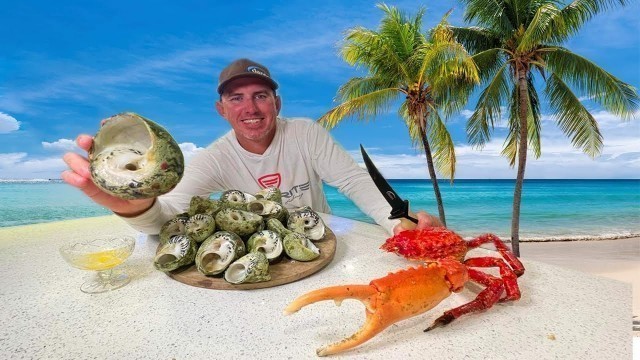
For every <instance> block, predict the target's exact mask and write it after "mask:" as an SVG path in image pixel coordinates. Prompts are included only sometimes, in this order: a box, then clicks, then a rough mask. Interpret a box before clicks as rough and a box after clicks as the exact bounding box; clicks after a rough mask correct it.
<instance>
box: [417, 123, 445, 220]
mask: <svg viewBox="0 0 640 360" xmlns="http://www.w3.org/2000/svg"><path fill="white" fill-rule="evenodd" d="M420 136H421V137H422V145H423V146H424V153H425V155H426V156H427V168H428V169H429V176H430V177H431V182H432V183H433V192H434V193H435V195H436V203H437V204H438V215H439V217H440V222H441V223H442V225H443V226H445V227H446V226H447V220H446V219H445V216H444V206H443V205H442V196H441V195H440V187H439V186H438V177H437V176H436V170H435V168H434V167H433V157H432V156H431V147H429V140H427V132H426V130H425V128H424V127H422V126H420Z"/></svg>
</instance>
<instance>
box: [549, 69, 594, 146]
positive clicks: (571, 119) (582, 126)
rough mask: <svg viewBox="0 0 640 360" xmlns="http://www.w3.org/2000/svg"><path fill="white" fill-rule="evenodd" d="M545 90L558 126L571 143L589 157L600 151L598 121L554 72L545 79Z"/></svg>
mask: <svg viewBox="0 0 640 360" xmlns="http://www.w3.org/2000/svg"><path fill="white" fill-rule="evenodd" d="M545 92H546V94H547V96H548V98H549V104H550V106H551V108H552V109H553V110H554V111H555V116H556V119H557V122H558V127H559V128H560V130H562V132H563V133H564V134H565V135H567V136H568V137H569V138H570V139H571V143H572V144H573V145H574V146H575V147H577V148H580V149H582V151H583V152H584V153H586V154H588V155H589V156H591V157H595V156H597V155H598V154H600V152H602V147H603V144H602V134H601V133H600V130H599V129H598V123H597V121H596V120H595V119H594V118H593V116H592V115H591V113H589V111H588V110H587V109H586V108H585V107H584V105H582V103H581V102H580V100H579V99H578V98H577V97H576V96H575V95H574V94H573V92H572V91H571V89H570V88H569V87H568V86H567V84H565V83H564V82H563V81H562V79H561V78H560V77H558V76H556V74H551V76H550V77H549V79H548V80H547V86H546V88H545Z"/></svg>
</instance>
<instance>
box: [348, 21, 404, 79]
mask: <svg viewBox="0 0 640 360" xmlns="http://www.w3.org/2000/svg"><path fill="white" fill-rule="evenodd" d="M340 53H341V55H342V58H343V59H344V60H345V61H346V62H347V63H348V64H349V65H355V66H357V67H364V68H366V69H367V70H368V71H369V73H371V74H380V75H386V76H387V77H389V78H396V79H398V80H406V79H408V78H410V74H409V73H408V72H407V69H406V68H405V67H404V65H403V64H404V59H401V58H400V57H399V56H398V54H397V53H396V52H395V51H394V49H393V46H392V45H391V44H390V43H389V41H388V40H387V39H384V38H382V37H381V36H380V35H379V34H378V33H376V32H374V31H371V30H368V29H365V28H354V29H351V30H350V31H349V32H348V33H347V36H346V38H345V44H344V45H343V46H342V48H341V51H340Z"/></svg>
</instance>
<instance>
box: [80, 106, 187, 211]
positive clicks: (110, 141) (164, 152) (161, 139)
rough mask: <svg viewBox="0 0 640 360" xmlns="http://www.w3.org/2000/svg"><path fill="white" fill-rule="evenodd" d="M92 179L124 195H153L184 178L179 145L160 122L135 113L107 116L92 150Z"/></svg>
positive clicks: (90, 166) (120, 195)
mask: <svg viewBox="0 0 640 360" xmlns="http://www.w3.org/2000/svg"><path fill="white" fill-rule="evenodd" d="M89 170H90V171H91V178H92V180H93V182H94V183H95V184H96V185H97V186H98V187H99V188H100V189H102V190H104V191H105V192H107V193H109V194H111V195H114V196H117V197H119V198H123V199H128V200H132V199H146V198H153V197H156V196H159V195H162V194H165V193H167V192H169V191H171V190H172V189H173V188H174V187H175V186H176V185H177V184H178V182H179V181H180V179H181V178H182V173H183V172H184V158H183V156H182V151H180V147H179V146H178V144H177V143H176V142H175V140H173V138H172V137H171V135H169V133H168V132H167V131H166V130H165V129H164V128H162V127H161V126H160V125H158V124H156V123H154V122H153V121H151V120H149V119H146V118H144V117H142V116H140V115H137V114H134V113H122V114H118V115H115V116H112V117H110V118H108V119H107V120H105V122H104V125H103V126H102V128H100V130H99V131H98V133H97V134H96V136H95V138H94V139H93V146H92V147H91V149H90V150H89Z"/></svg>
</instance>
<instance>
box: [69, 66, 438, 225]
mask: <svg viewBox="0 0 640 360" xmlns="http://www.w3.org/2000/svg"><path fill="white" fill-rule="evenodd" d="M277 89H278V84H277V83H276V82H275V81H274V80H273V79H272V78H271V74H270V73H269V70H268V69H267V68H266V67H264V66H263V65H261V64H259V63H256V62H254V61H251V60H249V59H239V60H236V61H234V62H232V63H231V64H230V65H229V66H227V67H226V68H225V69H224V70H223V71H222V72H221V73H220V77H219V82H218V94H220V99H219V100H218V101H217V102H216V110H217V111H218V113H219V114H220V116H222V117H223V118H224V119H226V120H227V121H228V122H229V125H231V128H232V129H233V130H232V131H230V132H228V133H227V134H225V135H224V136H222V137H221V138H219V139H218V140H216V141H215V142H213V143H212V144H210V145H209V146H208V147H207V148H206V149H205V150H204V151H201V152H200V153H198V154H197V155H196V156H194V158H193V159H191V161H190V162H189V164H187V166H186V168H185V172H184V176H183V178H182V180H181V181H180V183H179V184H178V185H177V186H176V188H175V189H173V190H172V191H171V192H170V193H168V194H165V195H163V196H160V197H158V198H157V199H143V200H123V199H119V198H116V197H113V196H111V195H109V194H106V193H104V192H102V191H101V190H100V189H99V188H97V187H96V186H95V185H94V184H93V182H92V181H91V176H90V173H89V164H88V161H87V159H85V158H83V157H82V156H80V155H78V154H75V153H67V154H65V156H64V161H65V162H66V163H67V165H68V166H69V168H70V170H67V171H64V172H63V173H62V178H63V179H64V180H65V181H66V182H67V183H69V184H70V185H72V186H75V187H77V188H79V189H80V190H82V191H83V192H84V193H85V194H86V195H87V196H89V197H90V198H91V199H92V200H93V201H95V202H96V203H98V204H100V205H102V206H105V207H106V208H108V209H110V210H112V211H113V212H114V213H116V214H117V215H119V216H120V217H121V218H123V219H124V220H125V221H126V222H127V223H129V224H130V225H131V226H132V227H133V228H135V229H136V230H138V231H141V232H144V233H147V234H157V233H158V232H159V230H160V227H161V226H162V224H164V223H165V222H166V221H167V220H169V219H171V218H172V217H173V216H174V215H175V214H178V213H181V212H183V211H185V209H187V208H188V206H189V201H190V200H191V197H193V196H194V195H198V196H203V197H208V196H209V195H210V194H211V193H213V192H217V191H224V190H229V189H238V190H241V191H244V192H247V193H250V194H253V193H256V192H258V191H259V190H260V189H262V188H264V187H268V186H276V187H278V188H279V189H280V190H281V192H282V194H283V204H284V205H285V206H286V207H288V208H294V207H299V206H303V205H309V206H311V208H312V209H314V210H316V211H318V212H324V213H330V212H331V209H330V208H329V205H328V203H327V200H326V197H325V195H324V191H323V188H322V183H323V181H324V182H326V183H328V184H329V185H331V186H335V187H337V188H338V189H339V190H340V191H341V192H342V193H343V194H345V195H347V196H348V197H349V198H350V199H351V200H352V201H353V202H354V203H355V204H356V205H357V206H358V207H359V208H360V209H361V210H362V211H363V212H365V213H366V214H367V215H369V216H370V217H371V218H372V219H374V220H375V221H376V222H377V223H378V224H380V225H381V226H382V227H383V228H385V230H387V232H389V233H390V234H392V233H394V232H398V231H401V230H403V228H402V227H401V226H400V225H399V221H398V220H388V216H389V211H390V207H389V205H388V204H387V202H386V201H385V200H384V198H383V197H382V195H381V194H380V193H379V191H378V190H377V189H376V187H375V185H374V183H373V181H372V180H371V178H370V177H369V174H368V173H367V172H366V171H365V170H364V169H362V168H360V167H359V166H358V165H357V164H356V163H355V161H354V160H353V159H352V158H351V157H350V156H349V155H348V154H347V153H346V152H345V151H344V149H342V148H341V147H340V146H339V145H338V144H336V143H335V142H334V141H333V139H332V137H331V136H330V135H329V133H328V132H327V131H326V130H325V129H324V128H322V127H320V126H319V125H317V124H316V123H314V122H313V121H310V120H308V119H283V118H279V117H278V115H279V113H280V109H281V99H280V96H279V95H277V94H276V90H277ZM92 141H93V139H92V138H91V137H90V136H88V135H80V136H79V137H78V138H77V143H78V145H79V146H80V147H81V148H82V149H85V150H87V149H89V148H90V147H91V144H92ZM418 219H419V224H418V225H419V227H420V228H424V227H428V226H437V225H439V221H438V220H437V219H436V218H434V217H432V216H430V215H428V214H426V213H424V212H420V213H418Z"/></svg>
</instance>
